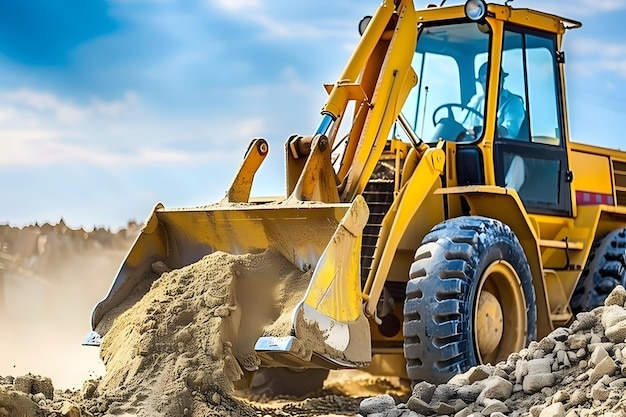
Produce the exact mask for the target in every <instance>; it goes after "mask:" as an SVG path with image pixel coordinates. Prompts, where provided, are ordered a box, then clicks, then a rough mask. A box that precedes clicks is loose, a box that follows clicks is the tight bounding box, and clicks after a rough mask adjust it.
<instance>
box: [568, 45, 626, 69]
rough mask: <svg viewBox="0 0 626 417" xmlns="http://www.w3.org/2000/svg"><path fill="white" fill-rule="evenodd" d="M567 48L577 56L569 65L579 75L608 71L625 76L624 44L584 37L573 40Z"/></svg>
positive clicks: (625, 51)
mask: <svg viewBox="0 0 626 417" xmlns="http://www.w3.org/2000/svg"><path fill="white" fill-rule="evenodd" d="M569 50H570V52H571V53H573V54H576V56H577V60H576V61H575V62H574V63H573V64H572V65H570V67H571V68H572V69H573V70H574V71H575V72H576V74H578V75H580V76H585V77H593V76H601V74H602V73H608V74H612V75H617V76H619V77H621V78H626V45H623V44H617V43H608V42H606V41H600V40H595V39H590V38H586V39H578V40H576V41H573V42H572V43H571V45H570V46H569Z"/></svg>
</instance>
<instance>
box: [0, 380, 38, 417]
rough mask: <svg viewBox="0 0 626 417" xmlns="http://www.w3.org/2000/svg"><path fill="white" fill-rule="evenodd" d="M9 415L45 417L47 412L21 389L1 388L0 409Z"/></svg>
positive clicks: (16, 416)
mask: <svg viewBox="0 0 626 417" xmlns="http://www.w3.org/2000/svg"><path fill="white" fill-rule="evenodd" d="M16 379H17V378H16ZM1 410H5V411H6V413H4V412H3V414H5V415H6V416H7V417H13V416H15V417H18V416H19V417H44V415H45V413H44V412H43V410H42V409H41V408H39V406H38V405H37V404H36V403H35V402H34V401H33V400H31V399H30V398H29V397H28V395H27V394H25V393H23V392H21V391H7V390H4V389H2V388H0V411H1ZM3 417H4V416H3Z"/></svg>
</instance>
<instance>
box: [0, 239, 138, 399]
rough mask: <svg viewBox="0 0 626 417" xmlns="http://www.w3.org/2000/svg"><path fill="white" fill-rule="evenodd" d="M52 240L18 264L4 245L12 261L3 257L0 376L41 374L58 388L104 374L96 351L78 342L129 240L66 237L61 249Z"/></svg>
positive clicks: (86, 329) (0, 295)
mask: <svg viewBox="0 0 626 417" xmlns="http://www.w3.org/2000/svg"><path fill="white" fill-rule="evenodd" d="M42 236H43V235H42ZM40 240H42V239H41V238H40ZM52 241H53V239H49V242H48V245H47V246H48V247H47V248H46V252H44V251H42V250H41V248H40V251H41V253H39V252H38V251H37V250H35V251H33V253H32V254H29V255H30V256H28V257H27V258H22V259H19V262H18V261H17V260H16V259H18V258H19V257H18V256H17V255H16V254H12V253H11V252H10V247H9V248H8V251H7V248H6V247H5V253H7V252H8V253H9V254H10V255H12V256H13V259H11V260H12V261H14V262H6V261H5V265H4V266H5V268H6V269H5V271H4V279H3V280H2V281H3V282H0V286H2V290H3V291H0V375H24V374H27V373H33V374H39V375H46V376H49V377H51V378H52V379H53V381H54V384H55V387H56V388H58V389H80V387H81V386H82V384H83V382H84V381H85V380H87V379H90V378H97V377H98V376H101V375H103V374H104V365H103V363H102V361H101V360H100V358H99V351H98V350H99V349H98V348H96V347H88V346H82V341H83V339H84V337H85V335H86V334H87V332H88V331H89V330H91V328H90V317H91V310H92V308H93V307H94V306H95V304H96V303H97V302H98V301H99V300H100V299H101V298H102V297H103V296H104V295H105V294H106V293H107V291H108V289H109V287H110V284H111V282H112V280H113V278H114V277H115V274H116V272H117V269H118V267H119V265H120V264H121V262H122V260H123V259H124V256H125V254H126V251H127V249H128V247H130V245H131V240H130V239H124V240H123V241H121V242H118V243H119V244H118V245H116V246H115V247H108V248H105V247H102V245H101V244H94V245H91V246H87V245H85V241H86V240H85V239H83V238H81V239H78V240H76V239H68V240H67V242H69V244H66V245H65V246H64V249H63V250H62V251H61V250H58V249H59V245H54V244H53V245H50V242H52ZM67 242H66V243H67ZM40 246H41V245H40ZM55 246H56V247H55ZM5 258H7V257H5ZM0 276H1V275H0ZM68 364H71V366H68Z"/></svg>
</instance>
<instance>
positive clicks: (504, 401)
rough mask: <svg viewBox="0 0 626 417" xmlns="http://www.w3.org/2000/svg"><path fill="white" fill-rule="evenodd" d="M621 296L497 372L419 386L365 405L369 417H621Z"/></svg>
mask: <svg viewBox="0 0 626 417" xmlns="http://www.w3.org/2000/svg"><path fill="white" fill-rule="evenodd" d="M624 307H626V290H625V289H624V288H623V287H622V286H618V287H616V288H615V289H614V290H613V292H612V293H611V294H610V295H609V296H608V297H607V299H606V301H605V303H604V306H602V307H598V308H596V309H594V310H593V311H591V312H585V313H580V314H578V315H577V316H576V320H575V321H574V322H573V323H572V325H571V326H570V327H569V328H558V329H556V330H554V331H553V332H552V333H550V334H549V335H548V336H546V337H545V338H543V339H542V340H540V341H536V342H531V344H530V345H529V346H528V348H526V349H523V350H522V351H520V352H518V353H514V354H512V355H510V356H509V357H508V359H507V361H506V362H501V363H498V364H497V365H480V366H477V367H473V368H472V369H470V370H469V371H467V372H465V373H463V374H459V375H456V376H455V377H453V378H452V379H451V380H450V381H449V382H448V383H447V384H441V385H438V386H435V385H432V384H429V383H427V382H421V383H418V384H416V385H415V386H414V388H413V393H412V395H411V397H410V398H409V400H408V401H407V402H406V403H400V404H396V403H395V402H394V400H393V398H392V397H391V396H389V395H381V396H378V397H372V398H367V399H365V400H363V401H362V402H361V404H360V410H359V413H360V414H359V415H360V416H363V417H365V416H367V417H417V416H434V415H439V416H443V415H445V416H454V417H469V416H471V417H481V416H489V417H501V416H511V417H517V416H532V417H592V416H610V417H624V416H626V390H625V389H624V387H625V386H626V342H625V341H626V309H625V308H624Z"/></svg>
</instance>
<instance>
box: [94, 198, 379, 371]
mask: <svg viewBox="0 0 626 417" xmlns="http://www.w3.org/2000/svg"><path fill="white" fill-rule="evenodd" d="M368 214H369V211H368V208H367V204H366V203H365V200H364V199H363V198H362V197H360V196H359V197H357V198H356V199H355V200H354V202H353V203H332V204H329V203H318V202H304V201H300V200H296V199H292V198H290V199H287V200H284V201H281V202H269V203H263V204H252V203H230V202H227V201H223V202H221V203H218V204H215V205H211V206H205V207H196V208H184V209H170V210H168V209H165V208H164V207H163V206H162V205H160V204H159V205H157V207H156V208H155V209H154V211H153V213H152V214H151V216H150V218H149V219H148V221H147V222H146V225H145V227H144V228H143V230H142V232H141V233H140V234H139V236H138V237H137V240H136V241H135V244H134V245H133V247H132V248H131V249H130V251H129V253H128V255H127V257H126V259H125V261H124V262H123V264H122V266H121V267H120V269H119V272H118V274H117V277H116V278H115V280H114V282H113V284H112V286H111V289H110V290H109V293H108V294H107V296H106V298H105V299H103V300H102V301H100V303H98V305H97V306H96V307H95V308H94V310H93V313H92V318H91V322H92V323H91V324H92V328H93V329H94V332H92V333H91V334H90V335H91V336H90V339H89V337H88V339H89V340H85V342H84V343H85V344H92V345H98V344H99V342H100V335H102V336H104V334H105V333H106V332H107V331H108V330H109V328H110V326H111V324H112V323H111V321H110V320H108V319H107V320H104V318H105V316H107V317H108V316H109V315H110V314H109V313H114V316H115V317H117V315H119V314H121V313H122V312H124V311H126V310H127V309H128V308H129V307H131V306H132V305H133V304H134V303H136V302H137V301H139V299H141V297H142V296H143V295H144V294H145V293H146V292H147V291H148V290H149V288H150V285H151V283H152V281H154V279H156V278H158V276H155V274H154V272H156V271H155V265H162V269H163V271H167V270H171V269H179V268H182V267H184V266H187V265H190V264H192V263H195V262H197V261H199V260H200V259H202V258H203V257H204V256H206V255H209V254H211V253H214V252H217V251H221V252H226V253H229V254H232V255H244V254H249V253H260V252H263V251H265V250H268V249H271V250H275V251H277V252H279V253H280V254H282V256H283V257H284V258H286V259H287V260H289V262H291V263H292V264H293V265H294V266H295V267H296V268H297V269H299V270H300V271H310V270H312V273H310V274H309V275H308V276H310V277H311V278H310V282H309V284H308V288H307V290H306V292H305V293H304V296H303V298H302V300H301V301H300V302H298V303H297V306H296V308H294V310H293V312H292V314H291V331H290V332H288V334H284V335H279V336H274V335H263V336H262V337H259V340H258V341H257V343H256V345H255V350H256V351H257V353H258V355H259V357H260V358H261V362H262V363H264V364H265V365H267V366H304V367H307V366H322V367H327V368H337V367H356V366H363V365H364V364H365V365H366V364H367V363H369V361H370V359H371V352H370V349H369V346H370V342H369V340H370V333H369V324H368V321H367V319H366V318H365V317H364V314H363V309H362V299H361V279H360V248H361V233H362V229H363V227H364V226H365V223H366V221H367V217H368ZM158 269H159V268H158V267H157V270H158ZM163 271H161V272H163ZM157 275H158V274H157ZM279 278H280V277H278V276H276V280H278V279H279ZM364 345H366V346H367V347H366V348H364Z"/></svg>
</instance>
